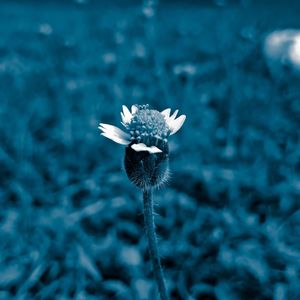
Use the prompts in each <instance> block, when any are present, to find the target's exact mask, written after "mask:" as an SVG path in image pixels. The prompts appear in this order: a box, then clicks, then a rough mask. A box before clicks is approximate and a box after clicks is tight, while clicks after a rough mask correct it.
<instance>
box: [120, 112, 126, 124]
mask: <svg viewBox="0 0 300 300" xmlns="http://www.w3.org/2000/svg"><path fill="white" fill-rule="evenodd" d="M121 119H122V124H126V119H125V116H124V114H123V112H121Z"/></svg>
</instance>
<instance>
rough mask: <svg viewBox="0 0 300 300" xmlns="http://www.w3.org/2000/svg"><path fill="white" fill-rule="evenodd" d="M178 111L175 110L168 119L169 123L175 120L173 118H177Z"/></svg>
mask: <svg viewBox="0 0 300 300" xmlns="http://www.w3.org/2000/svg"><path fill="white" fill-rule="evenodd" d="M178 111H179V110H178V109H176V110H175V111H174V113H173V115H172V116H171V117H170V121H174V120H175V118H176V117H177V114H178Z"/></svg>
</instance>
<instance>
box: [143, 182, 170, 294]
mask: <svg viewBox="0 0 300 300" xmlns="http://www.w3.org/2000/svg"><path fill="white" fill-rule="evenodd" d="M143 198H144V219H145V225H146V235H147V239H148V247H149V252H150V258H151V260H152V265H153V272H154V277H155V280H156V283H157V287H158V291H159V294H160V299H161V300H168V299H169V296H168V293H167V289H166V285H165V279H164V274H163V270H162V267H161V263H160V257H159V253H158V248H157V237H156V232H155V225H154V216H153V200H152V190H151V189H150V188H149V189H144V190H143Z"/></svg>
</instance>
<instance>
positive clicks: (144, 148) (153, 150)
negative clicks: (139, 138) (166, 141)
mask: <svg viewBox="0 0 300 300" xmlns="http://www.w3.org/2000/svg"><path fill="white" fill-rule="evenodd" d="M131 148H132V149H133V150H134V151H136V152H140V151H148V152H149V153H151V154H153V153H160V152H162V151H161V150H160V149H159V148H157V147H156V146H151V147H147V146H146V145H145V144H143V143H140V144H133V145H131Z"/></svg>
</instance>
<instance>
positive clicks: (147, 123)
mask: <svg viewBox="0 0 300 300" xmlns="http://www.w3.org/2000/svg"><path fill="white" fill-rule="evenodd" d="M128 129H129V132H130V134H131V140H136V141H137V142H138V143H144V144H146V145H147V146H151V145H156V144H157V142H158V140H165V141H167V140H166V138H167V136H168V134H169V130H170V129H169V127H168V125H167V123H166V121H165V118H164V116H163V115H162V114H161V113H160V112H159V111H157V110H154V109H149V105H140V106H138V111H137V112H136V113H135V114H134V115H133V117H132V119H131V122H130V124H128Z"/></svg>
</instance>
